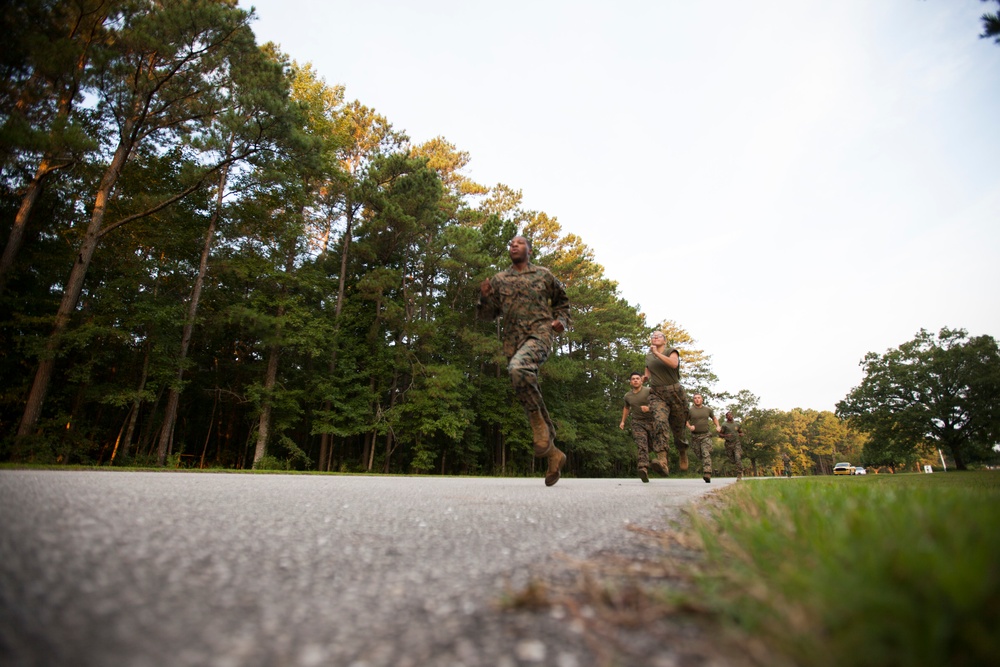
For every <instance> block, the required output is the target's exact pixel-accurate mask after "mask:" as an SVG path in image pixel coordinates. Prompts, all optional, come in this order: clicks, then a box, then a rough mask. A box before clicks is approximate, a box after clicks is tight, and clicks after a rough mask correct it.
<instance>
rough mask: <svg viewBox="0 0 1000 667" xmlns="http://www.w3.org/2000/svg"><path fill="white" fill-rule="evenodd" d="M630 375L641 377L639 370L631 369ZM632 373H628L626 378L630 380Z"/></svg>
mask: <svg viewBox="0 0 1000 667" xmlns="http://www.w3.org/2000/svg"><path fill="white" fill-rule="evenodd" d="M632 375H638V376H639V377H642V373H640V372H639V371H632ZM632 375H629V376H628V379H629V380H631V379H632Z"/></svg>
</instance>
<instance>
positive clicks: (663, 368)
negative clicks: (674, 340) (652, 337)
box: [646, 347, 681, 387]
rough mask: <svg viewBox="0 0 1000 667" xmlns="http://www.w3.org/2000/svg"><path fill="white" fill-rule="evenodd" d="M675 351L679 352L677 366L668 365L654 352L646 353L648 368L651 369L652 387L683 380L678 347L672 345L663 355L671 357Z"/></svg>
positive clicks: (650, 380)
mask: <svg viewBox="0 0 1000 667" xmlns="http://www.w3.org/2000/svg"><path fill="white" fill-rule="evenodd" d="M674 352H677V368H671V367H670V366H667V365H666V364H665V363H663V361H662V360H661V359H660V358H659V357H658V356H656V355H655V354H653V353H652V352H647V353H646V368H647V369H648V370H649V385H650V386H651V387H664V386H668V385H672V384H677V383H678V382H680V381H681V365H680V358H681V353H680V352H678V351H677V348H676V347H672V348H670V349H669V350H666V352H664V353H663V355H664V356H666V357H669V356H670V355H671V354H673V353H674Z"/></svg>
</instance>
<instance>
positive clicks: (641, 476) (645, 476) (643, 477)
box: [639, 468, 649, 484]
mask: <svg viewBox="0 0 1000 667" xmlns="http://www.w3.org/2000/svg"><path fill="white" fill-rule="evenodd" d="M639 479H641V480H642V483H643V484H649V474H648V473H647V472H646V469H645V468H639Z"/></svg>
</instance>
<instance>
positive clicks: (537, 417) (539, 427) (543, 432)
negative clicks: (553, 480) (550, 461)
mask: <svg viewBox="0 0 1000 667" xmlns="http://www.w3.org/2000/svg"><path fill="white" fill-rule="evenodd" d="M528 421H529V422H530V423H531V440H532V443H533V444H534V447H535V456H548V454H549V450H550V449H551V448H552V447H553V446H554V445H553V442H552V434H551V433H550V432H549V425H548V424H546V423H545V418H544V417H542V413H541V412H531V413H528Z"/></svg>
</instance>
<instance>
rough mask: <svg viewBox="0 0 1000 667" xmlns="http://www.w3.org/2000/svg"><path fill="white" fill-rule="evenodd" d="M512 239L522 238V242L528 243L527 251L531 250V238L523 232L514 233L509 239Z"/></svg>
mask: <svg viewBox="0 0 1000 667" xmlns="http://www.w3.org/2000/svg"><path fill="white" fill-rule="evenodd" d="M514 239H524V242H525V243H526V244H527V245H528V252H531V250H532V247H531V246H532V243H531V239H530V238H528V237H527V236H525V235H524V234H515V235H514V237H513V238H512V239H511V241H513V240H514Z"/></svg>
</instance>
